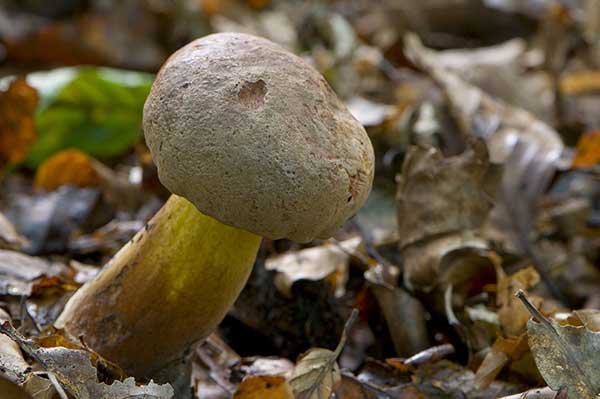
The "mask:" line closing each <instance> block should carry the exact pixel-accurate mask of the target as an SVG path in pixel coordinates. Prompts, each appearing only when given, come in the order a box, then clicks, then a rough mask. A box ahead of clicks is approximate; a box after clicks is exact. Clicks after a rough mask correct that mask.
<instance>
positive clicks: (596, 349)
mask: <svg viewBox="0 0 600 399" xmlns="http://www.w3.org/2000/svg"><path fill="white" fill-rule="evenodd" d="M517 296H518V298H519V299H520V300H521V301H522V302H523V304H524V305H525V307H526V308H527V310H528V311H529V313H531V316H532V317H533V319H531V320H529V322H528V323H527V336H528V338H529V346H530V347H531V350H532V352H533V356H534V358H535V364H536V365H537V367H538V369H539V370H540V373H541V374H542V376H543V377H544V380H545V381H546V383H547V384H548V386H549V387H550V388H552V389H554V390H555V391H558V390H561V389H563V388H567V389H568V391H569V398H573V399H590V398H595V397H598V396H599V395H600V356H598V353H600V332H597V331H590V330H588V329H587V328H586V327H574V326H568V325H567V326H561V325H559V324H558V323H556V322H555V321H553V320H551V319H550V320H549V319H547V318H546V317H545V316H544V315H542V313H540V311H539V310H538V309H537V308H536V307H535V306H534V305H533V304H532V303H531V302H530V301H529V299H528V298H527V296H526V295H525V293H524V292H523V291H519V292H518V293H517Z"/></svg>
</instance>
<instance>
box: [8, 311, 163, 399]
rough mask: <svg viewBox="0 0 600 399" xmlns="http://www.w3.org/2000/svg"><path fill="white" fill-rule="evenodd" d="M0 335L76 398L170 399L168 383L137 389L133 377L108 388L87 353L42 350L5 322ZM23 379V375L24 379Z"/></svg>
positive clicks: (61, 348) (57, 348)
mask: <svg viewBox="0 0 600 399" xmlns="http://www.w3.org/2000/svg"><path fill="white" fill-rule="evenodd" d="M0 332H1V333H3V334H5V335H7V336H8V337H10V338H11V339H12V340H13V341H15V342H17V343H18V344H19V346H20V347H21V349H22V350H23V351H24V352H26V353H27V354H28V355H29V356H31V357H32V358H34V359H35V361H36V362H37V363H38V364H39V365H40V366H41V367H42V368H43V369H44V370H45V371H46V372H48V373H52V374H53V375H54V376H55V377H56V379H57V380H58V381H59V382H60V384H61V386H62V387H63V388H64V389H65V390H67V391H68V392H69V393H70V394H71V395H73V396H74V397H75V398H76V399H96V398H103V399H136V398H140V397H142V398H148V399H171V398H172V397H173V394H174V391H173V388H172V387H171V386H170V385H169V384H164V385H157V384H155V383H154V382H152V381H150V383H148V385H141V386H138V385H136V383H135V380H134V379H133V378H131V377H130V378H127V379H125V380H124V381H122V382H121V381H115V382H113V383H112V384H111V385H107V384H104V383H101V382H100V383H99V382H98V378H97V370H96V369H95V368H94V367H93V366H92V363H91V360H90V355H89V353H87V352H85V351H83V350H74V349H68V348H64V347H60V346H58V347H53V348H44V347H40V346H39V345H38V344H36V343H35V342H34V341H32V340H30V339H27V338H25V337H24V336H22V335H21V334H19V333H18V332H17V331H16V330H14V329H13V328H12V326H11V325H10V323H8V322H5V323H4V324H2V325H1V326H0ZM24 377H26V375H25V376H24Z"/></svg>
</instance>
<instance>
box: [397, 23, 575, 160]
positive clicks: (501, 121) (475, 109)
mask: <svg viewBox="0 0 600 399" xmlns="http://www.w3.org/2000/svg"><path fill="white" fill-rule="evenodd" d="M405 52H406V54H407V55H408V56H409V57H410V58H411V60H412V61H413V62H414V63H415V64H417V65H418V66H419V67H421V68H423V69H424V70H425V71H426V72H427V73H429V74H430V75H431V76H432V77H433V78H434V79H435V80H436V82H437V83H438V84H439V85H440V86H441V87H442V88H443V90H444V93H445V94H446V96H447V98H448V102H449V103H450V106H451V108H452V111H453V114H454V117H455V119H456V121H457V122H458V124H459V126H460V127H461V129H462V130H463V132H465V134H468V135H472V136H475V137H481V138H483V139H485V140H486V142H487V145H488V149H489V152H490V161H491V162H493V163H502V162H504V161H505V160H506V158H507V157H508V156H509V155H510V153H511V152H512V149H513V147H514V146H515V144H516V143H517V142H518V141H524V142H527V143H531V144H534V145H535V146H536V148H538V149H539V152H540V153H541V154H543V155H544V156H545V157H546V158H547V159H549V160H552V161H555V160H557V159H558V158H559V157H560V156H561V154H562V151H563V147H564V145H563V142H562V140H561V138H560V136H559V135H558V133H557V132H556V131H555V130H554V129H552V128H551V127H550V126H548V125H547V124H546V123H544V122H542V121H540V120H539V119H537V118H535V117H534V116H533V115H532V114H530V113H529V112H527V111H525V110H523V109H520V108H516V107H512V106H510V105H508V104H505V103H503V102H502V101H500V100H497V99H494V98H493V97H491V96H489V95H488V94H486V93H484V92H483V91H482V90H480V89H479V88H477V87H475V86H473V85H471V84H470V83H467V82H466V81H464V80H463V79H461V78H460V77H459V76H458V75H457V74H455V73H454V72H452V71H450V70H449V69H447V68H444V67H443V66H441V64H440V63H439V62H438V54H437V53H436V52H435V51H433V50H430V49H428V48H426V47H424V46H423V44H422V43H421V41H420V40H419V38H418V37H417V36H416V35H414V34H409V35H407V36H406V37H405Z"/></svg>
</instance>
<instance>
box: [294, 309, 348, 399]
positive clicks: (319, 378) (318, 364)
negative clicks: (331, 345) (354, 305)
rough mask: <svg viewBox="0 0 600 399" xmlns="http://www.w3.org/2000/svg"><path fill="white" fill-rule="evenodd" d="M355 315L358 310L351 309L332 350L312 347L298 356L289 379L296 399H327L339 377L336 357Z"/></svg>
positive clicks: (339, 352)
mask: <svg viewBox="0 0 600 399" xmlns="http://www.w3.org/2000/svg"><path fill="white" fill-rule="evenodd" d="M356 317H358V311H357V310H353V311H352V314H351V315H350V318H349V319H348V321H347V322H346V325H345V326H344V331H343V333H342V337H341V338H340V342H339V344H338V346H337V348H335V350H334V351H330V350H328V349H322V348H313V349H310V350H309V351H308V352H306V353H305V354H303V355H301V356H300V358H299V361H298V364H296V368H295V369H294V371H293V372H292V376H291V378H290V380H289V383H290V385H291V387H292V389H293V391H294V395H295V397H296V399H329V397H330V396H331V394H332V393H333V390H334V389H335V385H336V384H337V383H338V382H339V381H340V379H341V376H340V369H339V366H338V364H337V362H336V359H337V358H338V357H339V356H340V354H341V353H342V350H343V349H344V345H345V344H346V339H347V337H348V332H349V330H350V328H351V327H352V324H353V323H354V320H356Z"/></svg>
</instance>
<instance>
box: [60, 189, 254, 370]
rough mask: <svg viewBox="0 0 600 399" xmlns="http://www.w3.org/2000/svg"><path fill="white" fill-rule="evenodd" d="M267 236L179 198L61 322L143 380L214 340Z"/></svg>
mask: <svg viewBox="0 0 600 399" xmlns="http://www.w3.org/2000/svg"><path fill="white" fill-rule="evenodd" d="M260 242H261V237H259V236H257V235H255V234H252V233H249V232H247V231H244V230H240V229H237V228H234V227H230V226H227V225H224V224H222V223H220V222H219V221H217V220H215V219H213V218H211V217H209V216H206V215H204V214H203V213H201V212H200V211H198V209H197V208H196V207H195V206H194V205H193V204H192V203H190V202H189V201H188V200H186V199H184V198H182V197H178V196H176V195H172V196H171V198H169V200H168V201H167V202H166V204H165V205H164V206H163V207H162V209H161V210H160V211H159V212H158V213H157V214H156V215H155V216H154V217H153V218H152V219H151V220H150V221H149V222H148V224H147V225H146V226H145V228H143V229H142V230H141V231H139V232H138V233H137V234H136V235H135V236H134V237H133V239H132V240H131V241H130V242H129V243H127V244H126V245H125V246H124V247H123V248H122V249H121V250H120V251H119V252H118V253H117V254H116V255H115V256H114V258H113V259H112V260H111V261H110V262H109V263H108V264H107V265H106V266H105V267H104V269H103V270H102V271H101V272H100V274H99V275H98V276H97V277H96V278H95V279H94V280H93V281H91V282H89V283H88V284H86V285H85V286H84V287H82V288H81V289H79V290H78V291H77V293H76V294H75V295H74V296H73V297H72V298H71V299H70V300H69V302H68V303H67V306H66V307H65V310H64V311H63V313H62V314H61V316H60V317H59V319H58V320H57V322H56V326H57V327H58V328H64V329H65V330H66V332H67V333H68V334H69V335H71V336H72V337H77V338H79V337H81V338H82V339H83V341H84V342H85V344H87V345H88V346H89V347H91V348H92V349H94V350H95V351H97V352H98V353H100V354H101V355H102V356H104V357H106V358H107V359H109V360H112V361H114V362H116V363H117V364H119V365H120V366H121V367H122V368H123V369H124V370H125V371H126V372H128V373H129V374H130V375H133V376H135V377H137V378H148V377H153V376H154V374H155V373H157V372H158V371H160V370H161V368H163V367H164V366H165V365H167V364H168V363H169V362H171V361H173V360H174V359H177V357H180V356H182V355H183V354H185V352H186V351H187V350H188V349H189V347H190V345H191V344H193V343H194V342H196V341H198V340H201V339H203V338H205V337H206V336H208V335H209V334H210V333H211V332H212V331H213V330H214V329H215V328H216V327H217V325H218V324H219V323H220V322H221V320H222V319H223V318H224V317H225V314H226V313H227V311H228V309H229V308H230V307H231V306H232V305H233V303H234V301H235V300H236V298H237V297H238V295H239V293H240V292H241V290H242V288H243V287H244V285H245V283H246V281H247V279H248V276H249V275H250V271H251V270H252V266H253V264H254V260H255V258H256V254H257V251H258V248H259V246H260Z"/></svg>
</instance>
